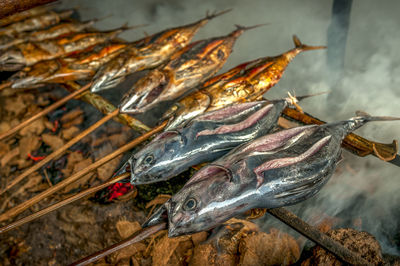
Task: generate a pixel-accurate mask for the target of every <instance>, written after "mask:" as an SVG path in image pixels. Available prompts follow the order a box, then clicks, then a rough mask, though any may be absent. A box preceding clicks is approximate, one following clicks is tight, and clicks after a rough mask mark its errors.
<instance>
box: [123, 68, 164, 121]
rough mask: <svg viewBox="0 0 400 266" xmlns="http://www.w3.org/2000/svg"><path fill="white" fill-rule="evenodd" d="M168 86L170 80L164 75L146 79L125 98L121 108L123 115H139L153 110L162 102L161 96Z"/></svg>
mask: <svg viewBox="0 0 400 266" xmlns="http://www.w3.org/2000/svg"><path fill="white" fill-rule="evenodd" d="M157 75H158V74H157ZM139 82H140V81H139ZM167 86H168V80H167V79H166V78H165V75H164V74H162V75H158V76H156V77H153V76H151V77H150V78H145V79H144V80H142V82H141V83H140V84H138V85H137V87H136V86H134V87H133V88H132V89H131V90H130V91H129V92H128V93H127V94H126V95H125V96H124V98H123V99H122V103H121V105H120V106H119V108H120V110H121V113H128V114H138V113H144V112H146V111H147V110H149V109H151V108H153V107H154V106H155V105H156V104H158V103H159V102H161V101H162V100H161V96H162V94H163V91H164V90H165V89H166V88H167Z"/></svg>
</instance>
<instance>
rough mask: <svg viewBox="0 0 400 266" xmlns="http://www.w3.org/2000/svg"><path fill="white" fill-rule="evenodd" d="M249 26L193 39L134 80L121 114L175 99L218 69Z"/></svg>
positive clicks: (137, 111)
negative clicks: (213, 35) (162, 62)
mask: <svg viewBox="0 0 400 266" xmlns="http://www.w3.org/2000/svg"><path fill="white" fill-rule="evenodd" d="M258 26H259V25H257V26H253V27H247V28H246V27H241V26H237V29H236V30H234V31H233V32H231V33H230V34H228V35H226V36H222V37H215V38H210V39H206V40H201V41H197V42H194V43H192V44H190V45H188V46H186V47H185V48H183V49H182V50H180V51H179V52H178V53H176V54H174V56H173V57H172V58H171V60H170V61H169V62H168V64H166V65H165V66H163V67H160V68H157V69H154V70H152V71H150V72H149V73H148V74H147V75H146V76H144V77H143V78H141V79H140V80H139V81H137V82H136V83H135V84H134V85H133V87H132V88H131V89H130V90H129V91H128V93H127V94H126V95H125V96H124V98H123V99H122V102H121V105H120V109H121V112H123V113H134V114H135V113H144V112H146V111H148V110H149V109H151V108H153V107H155V106H156V105H158V104H160V103H162V102H165V101H171V100H174V99H177V98H179V97H180V96H182V95H183V94H184V93H187V92H189V91H190V90H191V89H194V88H195V87H196V86H198V85H199V84H200V83H202V82H204V81H205V80H207V79H208V78H210V77H211V76H212V75H214V74H215V73H216V72H217V71H218V70H220V69H221V68H222V66H223V65H224V64H225V62H226V60H227V59H228V57H229V55H230V54H231V53H232V48H233V45H234V44H235V42H236V40H237V38H238V37H239V36H240V35H242V33H243V32H245V31H246V30H248V29H253V28H255V27H258Z"/></svg>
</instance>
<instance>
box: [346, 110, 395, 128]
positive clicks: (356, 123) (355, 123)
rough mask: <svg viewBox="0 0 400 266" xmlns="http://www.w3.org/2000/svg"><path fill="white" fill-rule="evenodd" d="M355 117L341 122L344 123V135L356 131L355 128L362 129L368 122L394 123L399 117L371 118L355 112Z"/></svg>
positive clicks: (360, 112)
mask: <svg viewBox="0 0 400 266" xmlns="http://www.w3.org/2000/svg"><path fill="white" fill-rule="evenodd" d="M356 115H357V116H356V117H352V118H350V119H349V120H346V121H342V123H344V128H345V131H346V134H348V133H350V132H352V131H354V130H356V129H357V128H360V127H362V126H363V125H365V124H366V123H368V122H371V121H395V120H400V117H392V116H371V115H370V114H367V113H366V112H363V111H357V112H356Z"/></svg>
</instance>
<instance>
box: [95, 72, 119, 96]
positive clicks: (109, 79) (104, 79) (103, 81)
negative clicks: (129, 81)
mask: <svg viewBox="0 0 400 266" xmlns="http://www.w3.org/2000/svg"><path fill="white" fill-rule="evenodd" d="M124 80H125V78H124V77H123V76H120V75H118V74H114V75H112V76H111V75H106V76H100V77H99V78H96V79H94V81H93V85H92V87H91V88H90V91H91V92H99V91H104V90H108V89H111V88H114V87H116V86H117V85H118V84H120V83H121V82H123V81H124Z"/></svg>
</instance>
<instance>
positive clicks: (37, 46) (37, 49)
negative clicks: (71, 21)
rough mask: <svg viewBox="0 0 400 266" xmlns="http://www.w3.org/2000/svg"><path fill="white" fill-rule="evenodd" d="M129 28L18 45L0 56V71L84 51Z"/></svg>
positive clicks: (16, 68)
mask: <svg viewBox="0 0 400 266" xmlns="http://www.w3.org/2000/svg"><path fill="white" fill-rule="evenodd" d="M127 29H129V27H125V26H124V27H121V28H118V29H116V30H112V31H106V32H93V33H76V34H72V35H70V36H67V37H64V38H60V39H51V40H46V41H41V42H28V43H22V44H18V45H16V46H14V47H12V48H9V49H6V50H4V51H2V52H1V54H0V71H16V70H19V69H22V68H23V67H24V66H31V65H33V64H35V63H37V62H40V61H43V60H50V59H53V58H57V57H60V56H66V55H69V54H72V53H75V52H78V51H82V50H85V49H87V48H89V47H91V46H94V45H96V44H100V43H104V42H107V41H110V40H112V39H114V38H115V37H116V36H117V35H118V34H120V33H121V32H123V31H125V30H127Z"/></svg>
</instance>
